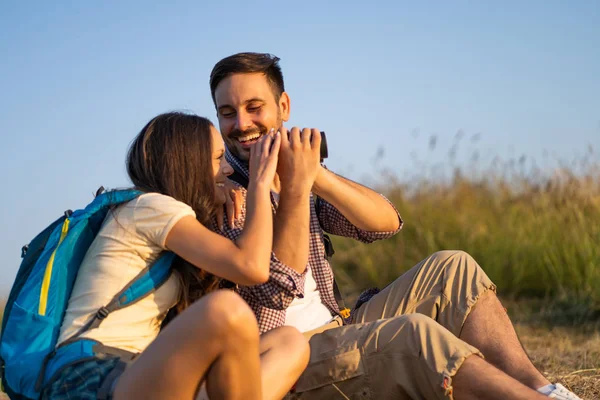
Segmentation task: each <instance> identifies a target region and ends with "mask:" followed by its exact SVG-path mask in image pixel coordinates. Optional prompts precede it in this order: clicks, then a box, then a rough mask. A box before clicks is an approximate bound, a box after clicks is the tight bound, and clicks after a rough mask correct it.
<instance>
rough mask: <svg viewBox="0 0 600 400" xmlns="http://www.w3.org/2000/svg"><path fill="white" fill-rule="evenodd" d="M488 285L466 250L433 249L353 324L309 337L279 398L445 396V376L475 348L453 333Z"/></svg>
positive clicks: (448, 381) (448, 389) (448, 379)
mask: <svg viewBox="0 0 600 400" xmlns="http://www.w3.org/2000/svg"><path fill="white" fill-rule="evenodd" d="M489 289H492V290H495V286H494V284H493V283H492V282H491V281H490V279H489V278H488V277H487V275H486V274H485V273H484V272H483V270H482V269H481V268H480V267H479V265H478V264H477V263H476V262H475V260H473V258H471V257H470V256H469V255H468V254H466V253H464V252H461V251H443V252H438V253H435V254H433V255H431V256H430V257H428V258H426V259H425V260H423V261H422V262H420V263H419V264H417V265H416V266H415V267H414V268H412V269H411V270H409V271H408V272H406V273H405V274H403V275H402V276H400V277H399V278H398V279H396V281H394V282H393V283H392V284H390V285H389V286H387V287H386V288H385V289H383V290H382V291H381V292H380V293H378V294H377V295H375V296H374V297H373V298H372V299H371V300H369V301H368V302H367V303H365V304H363V305H362V306H361V307H360V308H359V309H358V310H357V311H356V312H355V315H354V323H353V324H351V325H346V326H342V327H338V326H337V325H338V323H337V322H335V321H334V323H331V324H329V325H327V326H326V327H322V328H320V329H318V330H316V331H311V332H307V333H306V334H305V335H306V336H307V337H310V347H311V356H310V362H309V365H308V367H307V368H306V370H305V371H304V373H303V374H302V376H301V377H300V379H299V380H298V383H297V384H296V387H295V390H294V391H293V393H291V394H290V395H288V396H287V397H286V398H287V399H327V400H329V399H377V400H379V399H438V398H439V399H447V398H449V399H452V377H453V376H454V374H456V372H457V371H458V369H459V368H460V366H461V365H462V363H463V361H464V360H465V359H466V358H467V357H469V356H471V355H473V354H476V355H479V356H481V357H483V356H482V355H481V353H480V352H479V351H478V350H477V349H476V348H474V347H473V346H470V345H469V344H467V343H465V342H463V341H462V340H460V339H458V336H459V335H460V331H461V329H462V326H463V324H464V322H465V320H466V318H467V316H468V315H469V312H470V311H471V309H472V307H473V306H474V305H475V303H476V302H477V299H478V298H479V296H481V295H482V294H483V293H485V292H486V291H487V290H489Z"/></svg>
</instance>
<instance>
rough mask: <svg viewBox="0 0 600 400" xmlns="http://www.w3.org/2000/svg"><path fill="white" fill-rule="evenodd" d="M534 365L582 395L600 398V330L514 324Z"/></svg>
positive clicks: (586, 397)
mask: <svg viewBox="0 0 600 400" xmlns="http://www.w3.org/2000/svg"><path fill="white" fill-rule="evenodd" d="M516 329H517V333H518V334H519V337H520V339H521V342H522V343H523V346H524V347H525V349H526V350H527V352H528V354H529V356H530V358H531V359H532V361H533V363H534V364H535V366H536V367H537V368H538V369H539V370H540V371H541V372H542V373H543V374H544V375H545V376H546V377H547V378H548V380H550V381H551V382H558V383H562V384H563V385H564V386H565V387H567V388H569V389H570V390H572V391H573V392H574V393H576V394H577V395H578V396H580V397H581V398H583V399H600V332H599V331H595V332H581V331H578V330H577V329H575V328H553V329H548V328H546V327H534V326H530V325H526V324H517V325H516Z"/></svg>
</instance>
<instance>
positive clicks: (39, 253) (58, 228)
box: [0, 188, 175, 399]
mask: <svg viewBox="0 0 600 400" xmlns="http://www.w3.org/2000/svg"><path fill="white" fill-rule="evenodd" d="M102 191H103V188H101V189H100V190H99V191H98V193H97V195H96V198H95V199H94V201H92V202H91V203H90V204H89V205H88V206H87V207H86V208H85V209H83V210H77V211H75V212H72V211H70V210H69V211H66V212H65V215H63V216H61V217H60V218H59V219H57V220H56V221H54V222H53V223H52V224H50V226H48V227H47V228H46V229H44V230H43V231H42V232H41V233H40V234H38V235H37V236H36V237H35V238H34V239H33V240H32V241H31V243H29V245H27V246H24V247H23V249H22V254H21V257H22V258H23V261H22V262H21V266H20V267H19V272H18V273H17V277H16V280H15V282H14V284H13V287H12V289H11V292H10V296H9V298H8V302H7V304H6V308H5V310H4V317H3V321H2V333H1V336H0V379H1V380H2V384H3V389H4V390H5V391H6V392H7V393H8V395H9V396H10V398H11V399H37V398H39V396H40V394H41V391H42V389H43V387H44V385H46V384H47V383H48V382H49V381H50V380H51V379H52V378H53V376H55V375H56V374H58V373H59V372H60V371H61V370H62V369H63V368H65V367H66V366H68V365H71V364H73V363H75V362H77V361H81V360H83V359H86V358H90V357H95V356H96V355H98V354H106V353H109V354H116V355H119V356H124V357H125V356H127V354H126V353H127V352H124V351H122V350H119V349H112V350H113V351H112V352H111V351H108V350H110V349H111V348H109V347H107V346H103V345H102V343H99V342H97V341H95V340H92V339H86V338H79V336H80V335H81V334H82V333H83V332H85V331H87V330H89V329H93V328H96V327H98V325H100V323H101V322H102V320H103V319H104V318H106V316H108V314H109V313H110V312H112V311H115V310H118V309H120V308H124V307H127V306H129V305H131V304H133V303H135V302H137V301H139V300H140V299H142V298H144V297H145V296H147V295H149V294H150V293H152V292H153V291H155V290H156V289H157V288H158V287H159V286H160V285H162V284H163V283H164V282H166V280H167V279H168V278H169V276H170V273H171V264H172V262H173V260H174V258H175V254H173V253H171V252H164V253H163V255H162V256H161V257H160V258H159V259H158V260H157V261H156V262H155V263H154V264H152V265H151V266H150V267H148V268H146V269H144V270H143V271H141V272H140V274H139V275H138V276H136V277H135V278H134V279H133V280H132V281H131V282H130V283H129V284H127V285H126V286H125V287H124V288H123V290H121V291H120V292H119V293H117V294H116V295H115V297H114V298H113V299H112V300H111V301H110V302H109V303H108V304H106V305H105V306H104V307H102V308H100V309H99V310H98V312H97V313H96V315H95V316H94V317H93V318H92V319H91V320H90V321H89V322H88V323H87V324H86V325H85V326H84V327H82V328H81V329H80V330H79V331H78V332H77V333H76V334H74V335H73V336H72V337H71V338H70V339H69V340H67V341H66V342H64V343H61V345H60V346H58V347H57V346H56V344H57V340H58V335H59V331H60V327H61V324H62V321H63V318H64V315H65V310H66V307H67V303H68V301H69V297H70V295H71V290H72V289H73V285H74V283H75V278H76V277H77V272H78V270H79V266H80V265H81V262H82V260H83V257H84V256H85V254H86V252H87V250H88V248H89V247H90V245H91V243H92V242H93V240H94V238H95V237H96V235H97V234H98V231H99V230H100V227H101V226H102V223H103V221H104V219H105V217H106V215H107V213H108V212H109V210H110V209H111V208H113V207H114V206H117V205H119V204H123V203H126V202H128V201H130V200H133V199H135V198H136V197H138V196H139V195H141V194H142V193H141V192H139V191H136V190H118V191H110V192H104V193H102ZM129 356H130V358H131V353H129Z"/></svg>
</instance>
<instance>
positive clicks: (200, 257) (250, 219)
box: [165, 134, 281, 286]
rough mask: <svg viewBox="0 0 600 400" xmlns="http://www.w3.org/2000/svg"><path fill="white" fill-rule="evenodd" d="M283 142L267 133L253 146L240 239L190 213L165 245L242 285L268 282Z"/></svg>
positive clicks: (192, 261) (207, 269)
mask: <svg viewBox="0 0 600 400" xmlns="http://www.w3.org/2000/svg"><path fill="white" fill-rule="evenodd" d="M280 142H281V138H280V136H279V135H271V134H268V135H265V136H263V138H261V140H260V141H259V142H258V143H256V144H255V145H254V147H253V148H252V151H251V155H250V182H249V185H248V194H247V198H246V210H247V216H246V222H245V225H244V232H243V233H242V235H241V236H240V238H239V239H238V240H237V242H232V241H230V240H229V239H226V238H224V237H222V236H220V235H218V234H216V233H214V232H212V231H210V230H209V229H208V228H206V227H205V226H203V225H202V224H200V222H198V221H197V220H196V219H195V218H194V217H192V216H187V217H183V218H182V219H181V220H179V221H178V222H177V223H176V224H175V225H174V226H173V228H172V229H171V231H170V232H169V234H168V235H167V238H166V243H165V244H166V247H167V248H168V249H170V250H171V251H173V252H175V253H176V254H177V255H179V256H180V257H182V258H183V259H185V260H186V261H188V262H190V263H191V264H193V265H195V266H197V267H198V268H202V269H203V270H205V271H207V272H209V273H211V274H214V275H216V276H219V277H222V278H225V279H227V280H230V281H232V282H235V283H238V284H240V285H246V286H249V285H256V284H259V283H264V282H266V281H267V280H268V279H269V264H270V259H271V251H272V244H273V213H272V210H271V199H270V187H271V183H272V182H273V178H274V175H275V170H276V167H277V155H278V152H279V145H280ZM271 144H272V146H271Z"/></svg>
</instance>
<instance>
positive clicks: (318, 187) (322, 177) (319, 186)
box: [312, 165, 328, 196]
mask: <svg viewBox="0 0 600 400" xmlns="http://www.w3.org/2000/svg"><path fill="white" fill-rule="evenodd" d="M327 174H328V170H327V169H326V168H325V167H323V166H322V165H319V172H317V177H316V178H315V182H314V183H313V187H312V192H313V193H314V194H316V195H317V196H318V195H319V193H320V192H321V191H322V190H323V188H325V187H327V183H326V181H327Z"/></svg>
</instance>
